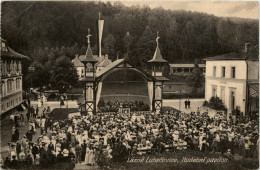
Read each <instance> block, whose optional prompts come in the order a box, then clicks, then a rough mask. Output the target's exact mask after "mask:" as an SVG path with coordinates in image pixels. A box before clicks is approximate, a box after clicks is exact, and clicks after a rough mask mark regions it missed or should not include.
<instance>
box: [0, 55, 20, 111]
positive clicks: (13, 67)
mask: <svg viewBox="0 0 260 170" xmlns="http://www.w3.org/2000/svg"><path fill="white" fill-rule="evenodd" d="M22 89H23V88H22V64H21V61H20V60H16V59H6V58H3V57H2V59H1V106H0V107H1V108H0V111H1V114H2V113H5V112H7V111H8V110H11V109H12V108H14V107H16V106H18V105H19V104H21V103H22V100H23V98H22Z"/></svg>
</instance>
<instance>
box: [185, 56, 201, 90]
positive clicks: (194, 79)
mask: <svg viewBox="0 0 260 170" xmlns="http://www.w3.org/2000/svg"><path fill="white" fill-rule="evenodd" d="M202 80H203V75H202V72H201V70H200V68H199V65H198V60H195V68H193V70H192V72H191V74H190V75H189V76H188V77H187V78H186V81H187V83H188V84H189V85H190V86H191V87H192V92H193V93H196V92H197V89H198V88H200V87H202Z"/></svg>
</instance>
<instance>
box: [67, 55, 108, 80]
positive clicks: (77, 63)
mask: <svg viewBox="0 0 260 170" xmlns="http://www.w3.org/2000/svg"><path fill="white" fill-rule="evenodd" d="M84 57H85V55H81V56H78V55H76V57H75V58H74V59H73V60H72V63H73V65H74V67H75V68H76V69H77V73H78V76H79V79H81V78H83V77H84V64H83V63H82V62H81V60H82V59H83V58H84ZM93 58H95V59H96V60H97V61H98V63H97V64H96V65H95V66H96V72H99V71H100V70H102V69H103V68H105V67H106V66H107V65H109V64H110V63H112V61H111V60H110V59H109V58H108V55H107V54H106V55H105V57H104V56H103V55H101V57H98V56H97V55H93Z"/></svg>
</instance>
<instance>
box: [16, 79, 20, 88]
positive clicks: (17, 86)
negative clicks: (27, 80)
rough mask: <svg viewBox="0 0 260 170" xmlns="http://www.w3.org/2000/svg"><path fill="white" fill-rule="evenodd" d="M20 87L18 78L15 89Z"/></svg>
mask: <svg viewBox="0 0 260 170" xmlns="http://www.w3.org/2000/svg"><path fill="white" fill-rule="evenodd" d="M19 89H20V79H16V90H19Z"/></svg>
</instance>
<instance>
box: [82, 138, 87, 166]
mask: <svg viewBox="0 0 260 170" xmlns="http://www.w3.org/2000/svg"><path fill="white" fill-rule="evenodd" d="M81 148H82V152H81V161H85V156H86V148H87V144H86V140H83V143H82V144H81Z"/></svg>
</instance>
